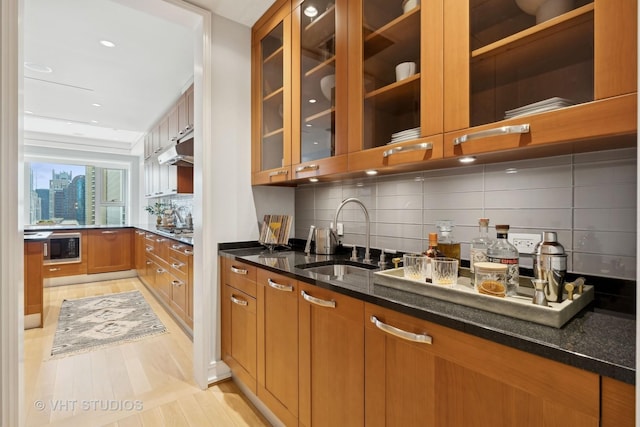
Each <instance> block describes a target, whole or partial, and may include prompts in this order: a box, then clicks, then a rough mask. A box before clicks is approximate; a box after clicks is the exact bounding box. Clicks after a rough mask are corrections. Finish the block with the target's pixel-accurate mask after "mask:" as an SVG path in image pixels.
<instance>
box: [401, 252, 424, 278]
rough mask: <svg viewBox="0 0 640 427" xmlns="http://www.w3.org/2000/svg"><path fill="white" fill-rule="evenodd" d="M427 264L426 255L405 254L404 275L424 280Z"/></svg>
mask: <svg viewBox="0 0 640 427" xmlns="http://www.w3.org/2000/svg"><path fill="white" fill-rule="evenodd" d="M428 264H429V258H427V257H426V255H417V254H405V255H404V256H403V265H404V277H405V278H407V279H411V280H418V281H420V282H426V280H427V265H428Z"/></svg>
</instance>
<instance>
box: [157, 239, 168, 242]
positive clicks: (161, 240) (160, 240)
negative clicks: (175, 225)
mask: <svg viewBox="0 0 640 427" xmlns="http://www.w3.org/2000/svg"><path fill="white" fill-rule="evenodd" d="M166 240H167V239H156V242H158V243H162V242H164V241H166Z"/></svg>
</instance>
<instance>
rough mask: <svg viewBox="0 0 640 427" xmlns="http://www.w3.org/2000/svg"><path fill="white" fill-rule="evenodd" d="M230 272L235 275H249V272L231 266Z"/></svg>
mask: <svg viewBox="0 0 640 427" xmlns="http://www.w3.org/2000/svg"><path fill="white" fill-rule="evenodd" d="M231 271H233V272H234V273H236V274H243V275H247V274H249V270H245V269H244V268H238V267H234V266H233V265H232V266H231Z"/></svg>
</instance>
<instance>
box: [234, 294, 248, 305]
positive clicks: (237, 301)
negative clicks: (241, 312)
mask: <svg viewBox="0 0 640 427" xmlns="http://www.w3.org/2000/svg"><path fill="white" fill-rule="evenodd" d="M231 302H233V303H234V304H238V305H244V306H246V305H249V303H248V302H247V301H245V300H242V299H238V298H236V297H234V296H233V295H231Z"/></svg>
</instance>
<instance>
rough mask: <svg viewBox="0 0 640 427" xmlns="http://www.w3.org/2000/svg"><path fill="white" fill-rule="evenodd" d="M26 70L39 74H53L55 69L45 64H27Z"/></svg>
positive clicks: (25, 64) (25, 65)
mask: <svg viewBox="0 0 640 427" xmlns="http://www.w3.org/2000/svg"><path fill="white" fill-rule="evenodd" d="M24 68H26V69H27V70H31V71H36V72H38V73H51V72H53V69H52V68H51V67H48V66H46V65H44V64H37V63H35V62H25V63H24Z"/></svg>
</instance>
